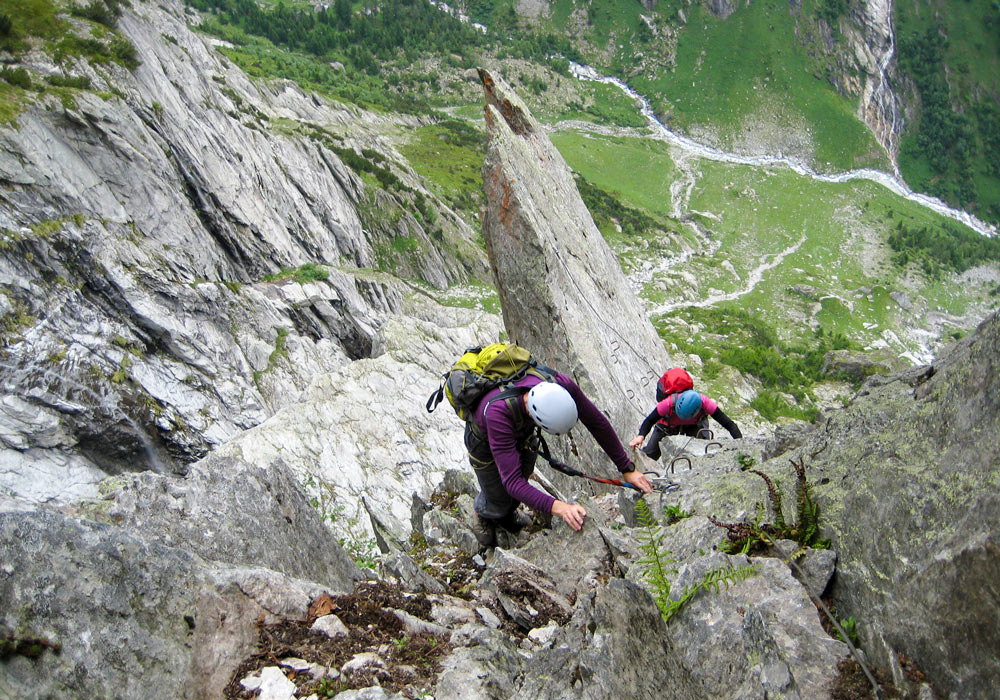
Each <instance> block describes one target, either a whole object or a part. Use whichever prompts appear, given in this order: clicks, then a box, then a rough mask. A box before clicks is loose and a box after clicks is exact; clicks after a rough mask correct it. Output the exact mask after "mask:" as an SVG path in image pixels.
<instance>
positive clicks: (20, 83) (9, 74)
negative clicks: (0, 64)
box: [0, 68, 31, 90]
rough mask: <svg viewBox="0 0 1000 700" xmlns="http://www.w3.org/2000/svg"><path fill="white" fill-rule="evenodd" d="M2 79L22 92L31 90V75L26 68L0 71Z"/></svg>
mask: <svg viewBox="0 0 1000 700" xmlns="http://www.w3.org/2000/svg"><path fill="white" fill-rule="evenodd" d="M0 78H3V79H4V80H5V81H6V82H8V83H10V84H11V85H16V86H17V87H19V88H21V89H22V90H30V89H31V74H30V73H28V71H27V70H26V69H24V68H4V69H3V70H0Z"/></svg>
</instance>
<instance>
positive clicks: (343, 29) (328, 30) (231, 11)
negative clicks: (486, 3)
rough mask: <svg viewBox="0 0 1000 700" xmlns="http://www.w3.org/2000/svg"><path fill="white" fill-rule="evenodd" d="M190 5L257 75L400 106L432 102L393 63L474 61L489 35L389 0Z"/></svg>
mask: <svg viewBox="0 0 1000 700" xmlns="http://www.w3.org/2000/svg"><path fill="white" fill-rule="evenodd" d="M188 4H189V5H191V6H192V7H195V8H197V9H198V10H201V11H202V12H206V13H209V16H208V17H207V18H206V20H205V22H204V23H203V24H202V29H203V30H204V31H206V32H209V33H211V34H215V35H217V36H219V37H221V38H224V39H226V40H227V41H230V42H232V43H233V44H235V45H236V46H237V49H235V50H231V51H227V55H228V56H230V58H232V59H233V60H234V61H236V62H237V63H238V64H239V65H240V66H241V67H243V68H244V69H245V70H247V71H248V72H249V73H251V74H252V75H257V76H260V77H277V76H280V77H286V78H291V79H293V80H296V81H297V82H299V83H300V84H301V85H303V87H305V88H307V89H316V90H317V91H319V92H322V93H324V94H328V95H331V96H335V97H339V98H340V99H347V100H351V101H355V102H359V103H362V104H367V105H369V106H378V107H381V108H384V109H388V110H393V111H400V112H415V113H422V112H428V111H429V110H430V107H429V104H428V103H427V102H426V101H424V100H422V99H417V98H415V97H414V96H413V94H412V93H413V91H412V90H410V89H407V88H408V86H407V85H406V80H405V79H403V78H401V77H400V76H399V75H398V74H394V71H393V68H394V67H400V66H401V67H404V68H407V69H408V68H409V66H410V65H411V64H412V63H414V62H415V61H416V60H417V59H418V58H419V57H421V56H424V55H428V54H432V55H438V56H440V55H458V56H459V61H460V63H465V64H466V65H467V66H471V65H473V63H474V61H473V60H472V58H471V56H472V55H474V54H475V53H477V52H478V47H480V46H481V45H482V43H483V41H484V39H483V37H482V35H481V34H480V33H479V32H477V31H475V30H474V29H472V28H471V27H468V26H466V25H464V24H463V23H461V22H459V21H458V20H457V19H454V18H452V17H451V16H450V15H448V14H446V13H444V12H441V11H440V10H438V9H436V8H434V7H432V6H431V5H430V4H428V3H423V2H394V3H384V4H382V5H381V6H379V7H377V8H375V7H373V8H371V9H370V11H365V12H355V11H354V9H353V7H352V5H351V3H350V2H348V1H347V0H338V1H337V2H335V3H334V4H333V5H332V6H330V7H323V8H320V9H318V10H314V9H312V8H308V7H297V6H288V5H285V4H284V3H278V4H277V5H275V6H268V5H261V4H259V3H257V2H254V0H188ZM276 47H280V49H282V50H280V51H277V50H275V48H276ZM463 56H465V57H467V58H462V57H463ZM332 62H339V63H341V64H343V65H344V66H345V69H344V70H337V69H335V68H333V67H331V66H330V63H332ZM404 72H405V73H409V70H406V71H404ZM428 79H430V80H434V77H433V76H428Z"/></svg>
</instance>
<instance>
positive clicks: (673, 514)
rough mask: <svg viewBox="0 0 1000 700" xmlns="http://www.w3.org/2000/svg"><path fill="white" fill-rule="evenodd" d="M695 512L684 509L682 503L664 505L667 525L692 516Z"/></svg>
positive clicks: (664, 516)
mask: <svg viewBox="0 0 1000 700" xmlns="http://www.w3.org/2000/svg"><path fill="white" fill-rule="evenodd" d="M692 515H694V513H691V512H689V511H686V510H684V509H683V508H681V504H680V503H678V504H676V505H669V504H668V505H665V506H663V519H664V520H666V522H667V525H673V524H674V523H679V522H680V521H681V520H684V519H685V518H690V517H691V516H692Z"/></svg>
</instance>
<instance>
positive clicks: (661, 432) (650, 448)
mask: <svg viewBox="0 0 1000 700" xmlns="http://www.w3.org/2000/svg"><path fill="white" fill-rule="evenodd" d="M708 429H709V428H708V416H703V417H702V419H701V420H699V421H698V422H697V423H694V424H692V425H678V426H675V427H669V426H666V425H664V424H663V423H656V424H655V425H654V426H653V429H652V430H651V431H649V440H647V441H646V446H645V447H643V448H642V451H643V453H644V454H645V455H646V456H647V457H649V458H650V459H659V458H660V455H661V452H660V440H662V439H663V438H665V437H667V436H668V435H687V436H689V437H705V438H707V437H708V432H707V431H708ZM702 431H705V432H702ZM699 433H700V435H699Z"/></svg>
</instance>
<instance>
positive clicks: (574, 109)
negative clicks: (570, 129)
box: [559, 83, 647, 127]
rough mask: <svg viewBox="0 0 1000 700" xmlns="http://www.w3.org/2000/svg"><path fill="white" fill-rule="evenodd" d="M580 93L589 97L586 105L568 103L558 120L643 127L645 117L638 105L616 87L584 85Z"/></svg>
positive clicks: (577, 102) (597, 84)
mask: <svg viewBox="0 0 1000 700" xmlns="http://www.w3.org/2000/svg"><path fill="white" fill-rule="evenodd" d="M581 92H583V93H584V94H585V95H587V96H588V97H589V99H588V100H587V103H586V105H584V104H582V103H581V102H579V101H576V100H573V101H570V102H569V103H568V104H567V105H566V106H565V108H564V109H563V111H562V112H561V113H560V114H559V119H560V120H563V119H578V120H582V121H588V122H595V123H598V124H614V125H616V126H630V127H645V126H647V122H646V117H644V116H643V115H642V112H640V110H639V105H638V104H637V103H636V102H635V101H633V100H632V98H631V97H629V96H628V95H626V94H625V93H624V92H622V91H621V89H619V88H618V87H617V86H614V85H608V84H606V83H584V84H583V87H582V88H581Z"/></svg>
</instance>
